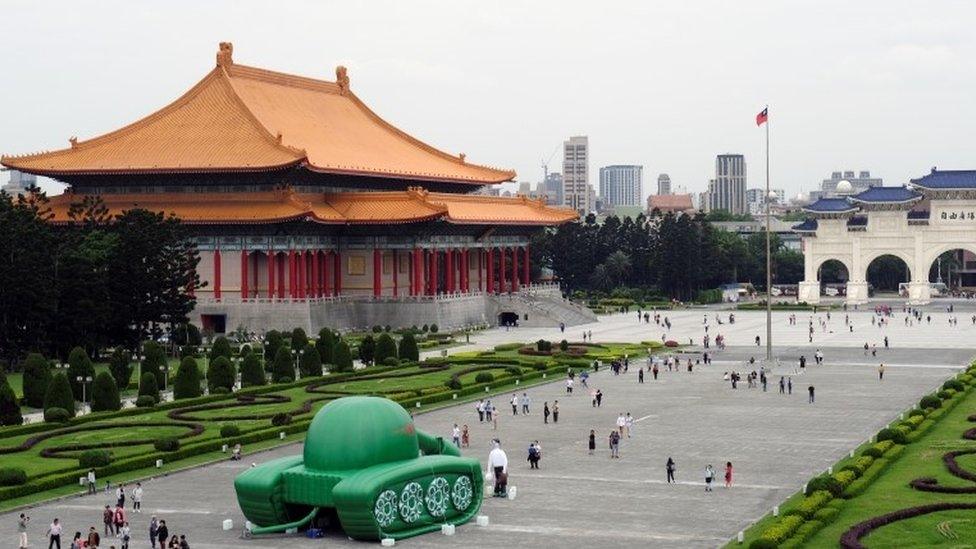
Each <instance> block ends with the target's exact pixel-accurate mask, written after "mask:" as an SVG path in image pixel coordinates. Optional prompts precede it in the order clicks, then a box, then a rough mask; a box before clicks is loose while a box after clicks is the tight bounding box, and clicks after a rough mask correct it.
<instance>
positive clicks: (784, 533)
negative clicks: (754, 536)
mask: <svg viewBox="0 0 976 549" xmlns="http://www.w3.org/2000/svg"><path fill="white" fill-rule="evenodd" d="M802 524H803V517H801V516H799V515H789V516H785V517H783V518H781V519H780V520H778V521H777V522H776V523H775V524H773V525H772V526H770V527H769V528H766V529H765V530H764V531H763V533H762V535H760V536H759V539H758V540H756V541H754V542H752V543H750V544H749V547H750V549H756V548H757V547H761V548H766V547H777V546H778V545H779V544H781V543H783V542H784V541H786V540H787V539H789V538H790V537H792V536H793V534H795V533H796V531H797V529H798V528H799V527H800V525H802ZM757 541H762V542H763V543H761V544H758V545H757V544H756V542H757ZM770 543H772V544H773V545H769V544H770Z"/></svg>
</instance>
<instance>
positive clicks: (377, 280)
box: [373, 248, 383, 297]
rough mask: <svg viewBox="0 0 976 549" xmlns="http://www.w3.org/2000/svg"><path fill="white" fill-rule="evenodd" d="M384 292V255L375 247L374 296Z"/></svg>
mask: <svg viewBox="0 0 976 549" xmlns="http://www.w3.org/2000/svg"><path fill="white" fill-rule="evenodd" d="M382 293H383V256H382V255H381V254H380V251H379V250H378V249H376V248H373V297H379V296H380V294H382Z"/></svg>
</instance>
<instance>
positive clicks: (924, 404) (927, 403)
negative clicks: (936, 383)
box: [918, 395, 942, 410]
mask: <svg viewBox="0 0 976 549" xmlns="http://www.w3.org/2000/svg"><path fill="white" fill-rule="evenodd" d="M918 406H919V407H920V408H922V409H923V410H925V409H927V408H939V407H941V406H942V400H941V399H940V398H939V397H937V396H935V395H925V396H923V397H922V400H920V401H918Z"/></svg>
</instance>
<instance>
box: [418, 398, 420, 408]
mask: <svg viewBox="0 0 976 549" xmlns="http://www.w3.org/2000/svg"><path fill="white" fill-rule="evenodd" d="M417 408H420V401H419V400H418V401H417Z"/></svg>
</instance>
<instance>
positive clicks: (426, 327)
mask: <svg viewBox="0 0 976 549" xmlns="http://www.w3.org/2000/svg"><path fill="white" fill-rule="evenodd" d="M420 329H421V330H422V331H423V332H424V333H427V332H429V331H430V326H428V325H426V324H424V325H423V326H421V327H420Z"/></svg>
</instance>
